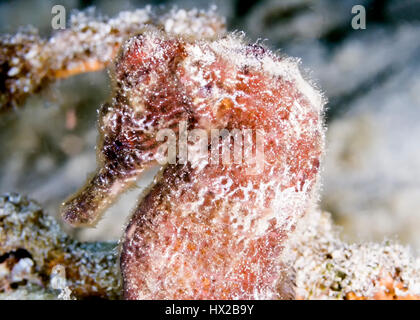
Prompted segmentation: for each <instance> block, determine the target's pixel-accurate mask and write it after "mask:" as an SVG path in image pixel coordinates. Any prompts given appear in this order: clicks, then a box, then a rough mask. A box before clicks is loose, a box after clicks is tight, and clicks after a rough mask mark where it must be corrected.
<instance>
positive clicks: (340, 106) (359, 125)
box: [0, 0, 420, 253]
mask: <svg viewBox="0 0 420 320" xmlns="http://www.w3.org/2000/svg"><path fill="white" fill-rule="evenodd" d="M211 3H214V4H216V5H217V7H218V10H217V11H218V12H219V14H220V15H223V16H225V17H226V19H227V24H228V28H229V30H243V31H245V32H246V34H247V36H248V37H249V38H250V39H251V40H252V41H256V40H257V39H262V40H264V43H265V44H266V45H268V46H269V47H271V48H272V49H274V50H280V52H281V53H285V54H287V55H290V56H295V57H300V58H301V59H302V67H303V68H304V69H307V70H308V71H307V72H309V74H310V75H311V77H312V78H313V79H315V81H316V83H318V85H319V87H320V88H322V90H323V91H324V92H325V95H326V97H327V98H328V100H329V102H328V105H327V111H326V123H327V126H328V132H327V152H326V155H325V159H324V168H323V173H322V185H323V186H322V198H321V203H320V205H321V207H322V208H323V209H325V210H327V211H329V212H331V213H332V215H333V217H334V220H335V221H336V223H337V224H338V225H340V226H342V229H343V237H344V238H345V239H346V240H349V241H367V240H374V241H381V240H383V239H384V238H390V239H397V240H399V241H401V242H402V243H405V244H410V245H411V246H412V247H413V249H414V250H415V251H416V252H417V253H419V251H418V250H420V232H419V231H418V230H420V183H419V181H420V0H395V1H391V0H388V1H386V0H383V1H375V0H371V1H367V0H366V1H363V0H359V1H354V0H340V1H336V0H265V1H264V0H263V1H251V0H247V1H239V0H220V1H212V2H209V1H208V0H178V1H135V0H131V1H125V0H123V1H111V0H97V1H93V0H91V1H78V0H61V1H57V0H53V1H51V0H35V1H24V0H14V1H0V33H14V32H16V31H17V30H18V28H19V27H21V26H25V25H33V26H35V27H37V28H39V30H40V33H41V34H42V35H44V36H48V35H49V33H50V32H51V8H52V6H54V5H55V4H62V5H64V6H65V8H66V9H67V14H70V13H71V11H72V10H74V9H79V10H82V9H86V8H88V7H91V6H95V7H96V9H97V11H98V13H101V14H105V15H109V16H113V15H115V14H117V13H118V12H119V11H122V10H131V9H134V8H141V7H144V6H145V5H147V4H151V5H167V6H169V7H171V6H173V5H176V6H178V7H180V8H192V7H198V8H208V7H209V6H210V4H211ZM357 4H361V5H363V6H365V8H366V11H367V16H366V29H365V30H354V29H353V28H352V27H351V20H352V18H353V17H354V14H352V13H351V9H352V7H353V6H354V5H357ZM109 94H110V84H109V79H108V76H107V72H106V71H103V72H97V73H91V74H84V75H79V76H76V77H73V78H70V79H66V80H62V81H60V82H58V83H56V84H54V85H52V86H51V87H49V88H48V89H47V90H46V91H45V92H43V93H42V94H39V95H37V96H34V97H31V98H30V99H29V100H28V101H27V103H26V104H27V105H26V107H25V108H22V110H19V111H17V112H14V113H10V114H7V115H5V116H2V117H1V118H0V146H1V152H0V193H3V192H9V191H16V192H20V193H24V194H28V195H29V196H30V197H31V198H33V199H35V200H37V201H38V202H39V203H40V204H41V205H43V206H44V207H45V208H46V210H47V211H48V212H49V213H50V214H52V215H57V212H58V207H59V205H60V203H61V202H62V201H63V200H64V199H65V198H66V197H67V196H69V195H70V194H71V193H73V192H74V191H76V190H77V189H78V188H79V187H80V186H81V185H82V184H83V183H84V181H85V179H86V177H87V175H88V174H89V173H91V172H92V171H93V170H94V168H95V144H96V139H97V130H96V116H97V113H96V110H97V108H98V107H99V106H100V104H101V103H102V102H104V101H105V100H106V99H107V98H108V97H109ZM153 173H154V172H153V171H152V172H149V173H148V175H147V176H146V177H145V179H142V180H141V181H140V182H139V183H138V188H136V189H133V190H131V191H130V192H128V193H127V194H125V195H124V196H123V197H122V198H121V199H120V200H119V201H118V203H116V204H115V205H114V206H113V207H112V208H111V209H110V210H109V212H108V213H107V215H106V216H105V218H104V219H103V220H102V221H101V222H100V223H99V225H98V226H97V227H96V228H95V229H93V230H92V229H84V230H68V231H69V232H70V233H73V234H74V235H75V236H76V237H78V238H79V239H82V240H92V241H93V240H104V239H118V238H119V235H120V234H121V230H122V226H123V224H124V223H125V221H126V219H127V215H129V213H130V212H131V210H132V209H133V208H134V207H135V204H136V200H137V197H138V195H139V194H140V193H141V190H142V189H143V188H144V187H145V186H147V185H148V183H149V182H150V181H151V177H153Z"/></svg>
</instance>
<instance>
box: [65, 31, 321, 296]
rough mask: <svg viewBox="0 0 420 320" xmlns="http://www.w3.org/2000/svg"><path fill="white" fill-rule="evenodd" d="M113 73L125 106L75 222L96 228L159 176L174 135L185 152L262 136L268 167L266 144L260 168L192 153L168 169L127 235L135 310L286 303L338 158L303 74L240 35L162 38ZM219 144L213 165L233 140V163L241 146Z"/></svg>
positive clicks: (110, 118) (70, 206)
mask: <svg viewBox="0 0 420 320" xmlns="http://www.w3.org/2000/svg"><path fill="white" fill-rule="evenodd" d="M111 73H112V79H113V95H112V99H111V101H110V102H109V103H105V104H104V105H103V106H102V107H101V108H100V111H99V131H100V136H101V139H100V142H99V145H98V159H97V162H98V169H97V172H96V173H95V174H94V175H93V176H92V177H91V178H90V179H89V180H88V182H87V183H86V185H85V186H84V187H83V188H82V189H81V190H80V191H79V192H78V193H76V194H75V195H74V196H72V197H71V198H70V199H69V200H67V201H66V202H65V203H64V204H63V206H62V216H63V218H64V220H65V221H67V222H68V223H70V224H72V225H74V226H90V225H93V224H95V223H96V222H97V221H98V219H99V218H100V216H101V214H102V212H103V211H104V210H105V209H106V208H107V207H108V206H109V205H110V204H111V203H112V202H113V201H114V200H115V199H116V197H117V196H118V195H120V194H121V193H123V192H124V190H126V189H127V188H129V187H130V186H131V185H133V184H134V183H135V182H136V180H137V179H138V178H139V177H140V176H141V174H142V173H143V172H144V171H145V170H146V169H147V168H149V167H151V166H153V165H156V163H157V159H158V154H160V152H161V151H162V149H161V148H162V146H164V144H165V143H167V141H160V140H161V139H158V138H157V137H158V135H159V132H162V131H161V130H172V131H173V132H174V134H175V136H176V139H177V141H178V140H179V139H183V138H185V137H182V133H181V131H182V130H181V129H182V128H181V127H182V126H185V128H184V129H186V130H188V132H192V131H194V130H196V129H199V130H201V131H200V132H205V133H207V134H208V135H209V136H210V135H211V132H212V131H213V130H216V129H218V130H223V129H225V130H226V131H225V132H233V131H235V130H239V131H241V130H242V131H244V130H251V131H252V133H253V135H252V139H251V141H253V142H254V141H255V140H257V137H256V135H257V132H260V133H262V134H263V136H262V137H263V138H262V143H261V147H262V150H263V153H262V155H261V154H259V153H258V150H257V147H258V146H257V143H253V144H252V148H251V151H252V152H251V153H249V152H248V153H247V156H251V155H252V156H253V159H254V161H242V162H241V163H238V162H235V161H230V162H228V163H225V162H223V161H214V162H212V161H209V160H208V159H206V158H200V159H198V160H197V159H195V160H194V161H190V160H188V161H186V162H184V163H182V161H179V160H180V156H179V154H178V156H177V158H176V161H175V163H167V164H166V165H164V166H162V168H161V170H160V172H159V173H158V174H157V176H156V177H155V180H154V183H153V184H152V185H151V186H150V188H149V189H148V190H147V192H145V193H144V194H143V195H142V196H141V199H140V201H139V204H138V206H137V208H136V209H135V210H134V213H133V214H132V216H131V218H130V220H129V222H128V224H127V226H126V227H125V231H124V235H123V238H122V241H121V254H120V266H121V272H122V277H123V284H124V285H123V286H124V289H123V290H124V297H125V298H126V299H281V298H284V295H283V294H282V292H281V291H282V290H280V289H279V288H281V286H282V281H285V280H284V277H282V272H283V270H284V266H283V265H282V263H281V259H280V256H281V253H282V249H283V246H284V241H285V240H286V239H287V237H288V235H290V233H291V232H293V230H294V227H295V225H296V222H297V221H298V220H299V219H300V217H302V216H303V215H304V213H305V211H307V210H308V208H309V207H310V206H312V205H313V203H314V202H315V201H316V200H317V199H316V198H317V186H318V176H319V171H320V169H319V168H320V161H321V158H322V152H323V148H324V124H323V105H324V99H323V96H322V94H321V93H320V92H319V90H317V89H316V88H315V86H314V85H312V83H311V82H310V81H307V80H305V77H304V76H302V74H301V72H300V69H299V61H297V60H296V59H293V58H289V57H285V56H279V55H277V54H276V53H274V52H272V51H270V50H269V49H268V48H266V47H265V46H263V45H260V44H258V43H248V42H247V41H246V40H245V38H244V37H243V36H241V35H240V34H237V33H234V34H228V35H225V36H223V37H220V38H218V39H213V40H209V39H205V40H199V39H198V40H197V39H191V38H188V37H182V36H179V35H177V36H175V35H168V34H164V33H163V32H160V31H157V30H148V31H145V32H144V33H143V34H141V35H138V36H135V37H132V38H131V39H129V40H128V41H127V42H126V43H125V44H124V45H123V46H122V48H121V50H120V53H119V54H118V57H117V58H116V60H115V62H114V65H113V67H112V71H111ZM254 135H255V137H254ZM187 139H188V141H187V142H188V148H189V149H188V151H190V150H192V151H193V150H194V149H193V148H190V147H191V146H193V145H194V141H193V139H192V140H189V137H188V138H187ZM209 141H210V142H209V145H208V146H207V150H208V151H209V152H210V149H211V147H214V146H210V144H211V143H213V144H216V149H215V150H218V149H217V148H218V147H219V146H220V147H222V145H223V143H225V142H226V141H228V144H227V146H228V150H230V151H233V148H234V141H233V139H230V138H229V139H227V140H226V139H223V135H221V136H220V137H217V138H216V139H209ZM244 141H245V139H242V145H244ZM221 149H222V148H221ZM177 151H178V152H179V151H180V147H179V146H178V148H177ZM217 152H219V151H217ZM245 153H246V152H243V155H245ZM245 160H246V159H245ZM257 162H258V163H260V164H262V166H261V167H260V169H259V171H258V172H255V170H254V171H253V169H255V165H256V163H257Z"/></svg>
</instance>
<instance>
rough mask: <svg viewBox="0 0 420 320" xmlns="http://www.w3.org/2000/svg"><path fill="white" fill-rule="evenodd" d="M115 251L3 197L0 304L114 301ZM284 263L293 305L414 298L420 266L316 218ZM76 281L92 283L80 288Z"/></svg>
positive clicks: (394, 249)
mask: <svg viewBox="0 0 420 320" xmlns="http://www.w3.org/2000/svg"><path fill="white" fill-rule="evenodd" d="M116 245H117V244H112V243H107V244H104V243H90V244H84V245H83V246H82V245H81V244H78V243H77V242H74V241H71V240H70V239H69V238H68V237H67V236H66V235H65V234H63V233H62V232H61V231H60V228H59V226H58V224H57V223H56V222H55V220H54V219H53V218H52V217H50V216H48V215H46V214H44V213H43V211H42V210H41V208H40V207H39V206H38V205H37V204H36V203H34V202H33V201H29V200H27V199H26V198H24V197H21V196H19V195H16V194H9V195H4V196H1V197H0V299H57V298H65V299H68V298H71V299H73V298H77V299H83V298H92V297H103V298H120V297H121V295H120V292H121V291H120V286H119V273H118V267H117V263H118V262H117V259H116V255H115V254H114V253H113V252H114V249H113V248H115V246H116ZM96 249H100V250H99V252H96V251H95V250H96ZM63 256H65V257H66V258H65V259H61V258H57V257H63ZM82 257H83V260H82ZM57 260H59V261H60V262H59V263H58V262H57ZM82 261H83V263H81V262H82ZM282 263H283V265H285V266H287V268H286V269H285V272H284V273H283V274H282V276H283V277H288V278H289V279H290V280H293V282H294V286H292V287H291V288H290V290H291V294H290V295H291V297H296V298H298V299H418V298H420V261H419V258H417V259H416V258H414V257H413V256H412V255H411V254H410V251H409V249H408V248H407V247H404V246H401V245H398V244H396V243H388V242H384V243H382V244H375V243H365V244H361V245H356V244H348V243H345V242H343V241H341V240H340V239H339V234H338V230H337V228H336V227H334V226H333V224H332V220H331V219H330V215H329V214H328V213H325V212H320V211H318V210H310V211H309V212H308V213H307V215H306V217H305V218H304V219H302V220H301V221H300V222H299V224H298V226H297V228H296V230H295V232H294V233H293V235H292V237H291V238H290V239H289V240H288V241H287V242H286V243H285V250H284V251H283V255H282ZM81 273H84V274H85V276H86V275H88V274H89V275H88V276H87V277H88V278H89V279H91V280H88V281H81V278H80V274H81ZM283 280H284V279H283ZM93 283H96V286H97V290H95V289H93ZM105 288H107V289H106V290H105Z"/></svg>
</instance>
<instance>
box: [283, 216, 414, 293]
mask: <svg viewBox="0 0 420 320" xmlns="http://www.w3.org/2000/svg"><path fill="white" fill-rule="evenodd" d="M285 247H286V249H285V251H284V256H283V257H284V258H283V262H284V264H285V265H288V266H289V267H290V268H291V269H292V270H294V272H295V283H296V297H297V298H298V299H382V300H385V299H420V259H419V258H415V257H414V256H413V255H412V254H411V252H410V250H409V248H408V247H405V246H402V245H399V244H397V243H394V242H390V241H385V242H383V243H382V244H379V243H363V244H349V243H346V242H344V241H342V240H340V238H339V233H338V229H337V227H335V226H333V224H332V220H331V217H330V215H329V214H328V213H325V212H321V211H318V210H311V211H310V212H308V214H307V215H306V217H305V218H304V219H302V221H300V222H299V224H298V226H297V228H296V230H295V232H294V233H293V236H292V237H291V238H290V239H289V240H288V243H287V244H286V246H285Z"/></svg>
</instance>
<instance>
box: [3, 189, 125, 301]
mask: <svg viewBox="0 0 420 320" xmlns="http://www.w3.org/2000/svg"><path fill="white" fill-rule="evenodd" d="M115 248H116V244H115V243H106V242H101V243H99V242H98V243H79V242H77V241H74V240H72V239H70V238H69V237H68V236H67V235H66V234H65V233H64V232H63V231H61V229H60V226H59V225H58V223H57V222H56V221H55V219H54V218H53V217H51V216H49V215H47V214H44V213H43V211H42V209H41V208H40V207H39V206H38V205H37V204H36V203H35V202H33V201H30V200H28V199H26V198H25V197H22V196H20V195H18V194H6V195H3V196H0V296H2V297H6V298H7V297H8V296H9V295H10V296H9V298H13V297H14V296H15V297H18V296H21V297H22V296H23V297H27V298H37V297H43V298H77V299H83V298H93V297H95V298H107V299H116V298H119V297H120V292H121V287H120V280H119V279H120V276H119V273H120V272H119V268H118V262H117V252H116V250H115Z"/></svg>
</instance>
